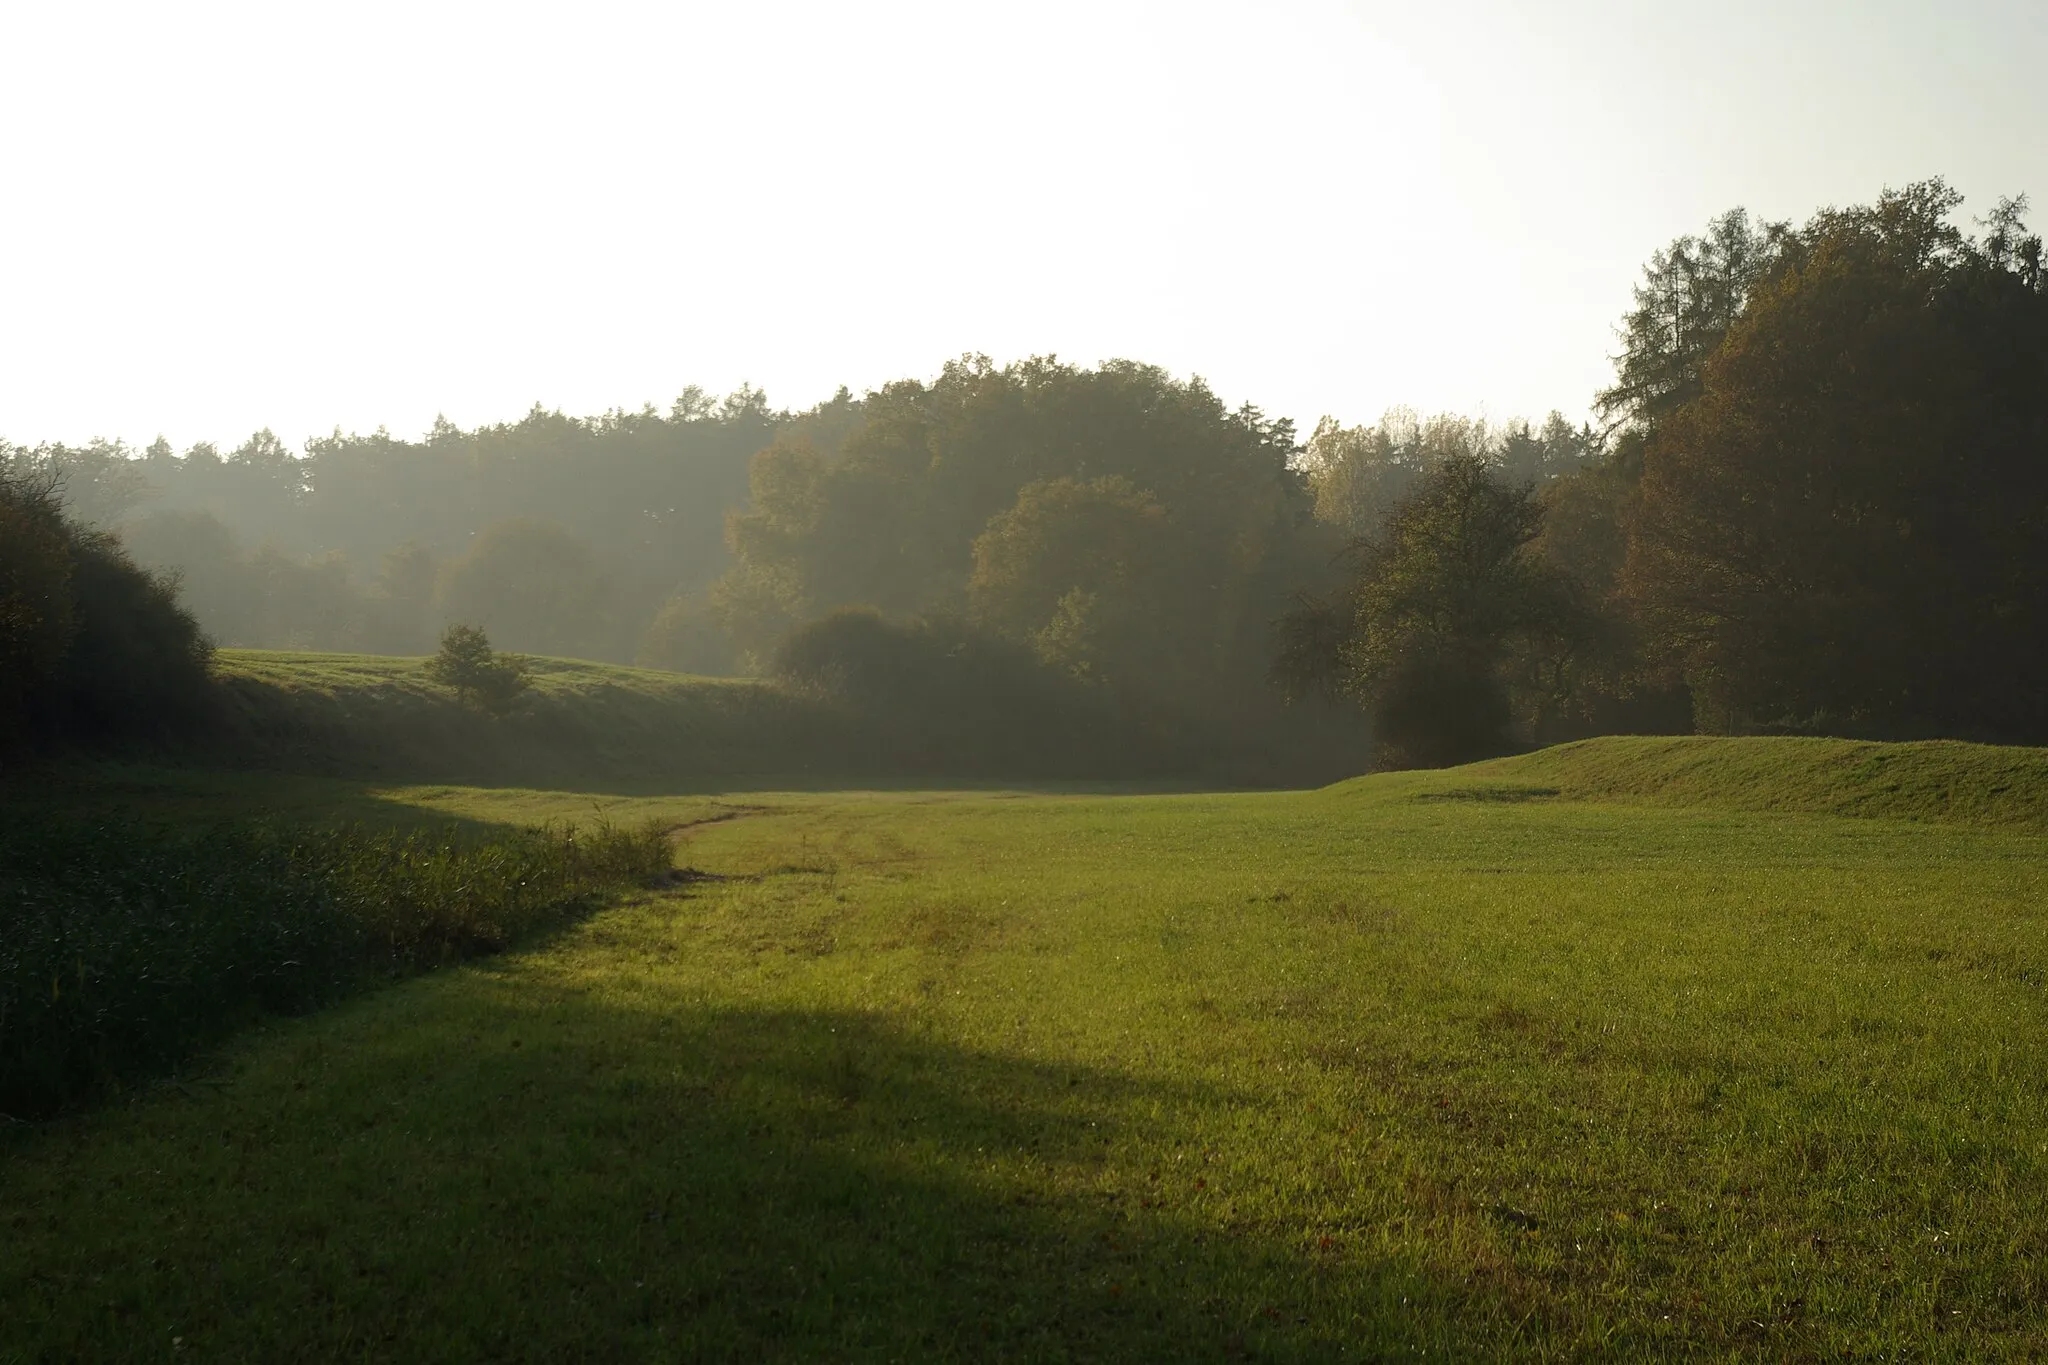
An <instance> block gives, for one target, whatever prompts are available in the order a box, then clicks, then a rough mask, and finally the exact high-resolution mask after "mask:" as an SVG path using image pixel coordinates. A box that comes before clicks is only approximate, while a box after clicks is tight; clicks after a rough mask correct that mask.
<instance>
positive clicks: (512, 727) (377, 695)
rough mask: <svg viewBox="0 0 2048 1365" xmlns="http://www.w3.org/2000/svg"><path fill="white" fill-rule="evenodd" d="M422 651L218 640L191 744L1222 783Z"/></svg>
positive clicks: (893, 774)
mask: <svg viewBox="0 0 2048 1365" xmlns="http://www.w3.org/2000/svg"><path fill="white" fill-rule="evenodd" d="M426 663H427V661H426V660H425V659H418V658H383V657H378V656H372V655H360V654H304V653H288V652H281V651H263V650H222V651H220V653H219V654H218V655H217V656H216V660H215V668H214V672H215V677H216V679H217V680H218V682H219V683H220V696H221V702H222V705H221V707H220V717H219V723H218V724H217V725H215V726H213V727H211V729H210V731H209V733H207V734H206V735H205V736H204V737H203V739H202V741H201V742H200V743H198V744H197V745H196V746H194V748H193V750H192V752H191V753H190V755H189V757H191V758H192V759H193V760H194V761H195V762H201V763H206V764H210V765H218V764H220V763H221V762H223V761H224V760H225V761H230V762H232V763H234V764H235V765H237V766H241V767H244V768H256V769H269V770H272V771H281V772H286V773H294V774H305V773H319V774H325V775H329V776H338V777H350V778H356V779H381V780H385V781H410V782H421V781H435V782H463V783H470V784H488V785H494V786H495V785H504V784H519V785H542V786H548V787H555V788H569V789H573V790H578V791H585V792H591V793H597V794H613V793H618V792H621V791H636V790H638V791H644V790H658V791H663V792H674V791H677V790H681V789H686V788H687V789H690V790H696V791H701V792H715V791H719V790H725V789H729V788H731V787H733V786H735V785H740V786H756V787H758V786H762V785H768V786H776V787H783V788H801V789H829V788H833V787H841V786H846V785H849V784H853V785H860V786H868V785H875V784H885V785H886V784H892V783H893V784H902V783H905V782H915V783H920V784H928V783H929V782H931V781H932V780H933V778H934V776H935V775H944V776H946V777H948V778H950V779H952V780H958V779H960V778H961V777H963V776H977V777H988V776H991V775H993V776H996V777H1001V778H1004V779H1007V780H1010V781H1018V780H1028V779H1033V778H1035V779H1037V780H1040V781H1044V780H1048V779H1057V780H1061V781H1070V780H1073V779H1077V778H1088V777H1093V778H1095V779H1096V780H1098V781H1103V782H1110V781H1114V780H1116V779H1118V778H1122V777H1128V776H1130V775H1131V774H1132V773H1134V772H1143V773H1147V774H1150V775H1151V776H1152V777H1153V779H1154V784H1155V785H1157V783H1158V782H1159V781H1161V780H1164V777H1165V776H1166V775H1168V774H1178V775H1180V776H1182V777H1183V778H1185V777H1186V776H1188V775H1189V774H1197V775H1205V776H1209V785H1215V781H1216V779H1215V778H1214V777H1213V775H1210V770H1211V769H1212V768H1214V767H1215V764H1216V762H1217V761H1219V760H1218V759H1217V756H1216V755H1214V754H1207V753H1205V752H1195V751H1193V750H1190V751H1189V752H1186V753H1181V752H1178V751H1172V752H1169V751H1168V750H1161V751H1160V752H1159V753H1150V752H1149V751H1146V752H1143V753H1141V752H1139V748H1142V746H1138V747H1136V748H1134V747H1133V746H1129V745H1126V746H1122V747H1121V748H1119V747H1118V746H1115V745H1106V744H1104V743H1100V742H1090V741H1087V740H1086V739H1085V738H1084V737H1080V736H1075V735H1069V734H1066V733H1065V732H1061V733H1060V734H1057V735H1053V736H1049V737H1047V738H1046V739H1045V740H1044V742H1040V741H1039V740H1038V738H1037V737H1035V736H1032V735H1025V734H1022V733H1020V732H1018V730H1017V726H1016V718H1015V717H1008V716H1004V717H999V718H998V723H994V724H991V725H988V726H980V725H974V726H970V727H968V728H967V729H966V730H962V731H959V732H958V733H955V732H953V731H948V732H946V733H943V734H937V733H934V732H933V730H932V727H931V725H930V724H929V723H928V718H927V717H925V716H923V715H921V714H917V713H914V712H913V713H891V712H887V711H886V710H885V711H882V712H868V711H863V710H861V709H859V708H857V707H854V706H852V705H850V704H847V703H842V702H838V701H833V700H830V699H827V698H823V697H820V696H816V695H812V694H810V693H808V692H805V691H803V690H801V689H792V688H788V687H784V686H781V685H779V684H776V683H773V682H769V681H765V680H761V679H751V678H699V677H689V676H685V675H682V674H675V673H663V672H658V671H655V670H651V669H644V668H626V667H623V666H620V665H615V664H601V663H590V662H585V661H580V660H573V659H546V658H540V659H530V660H529V663H530V665H531V669H532V687H531V690H530V691H529V693H528V694H527V695H526V696H525V697H523V698H522V699H521V701H520V702H519V703H518V704H517V705H516V706H515V708H514V709H513V710H512V712H511V713H510V714H507V715H505V716H501V717H493V716H489V715H485V714H482V713H480V712H478V711H476V710H473V709H471V708H467V707H464V706H463V705H461V704H460V703H459V702H458V700H457V698H456V697H455V695H454V694H453V693H452V692H451V691H450V690H448V689H447V688H443V687H439V686H436V685H435V684H434V683H432V682H430V681H429V680H428V678H427V675H426V671H425V670H426ZM955 720H956V721H957V720H958V717H956V718H955ZM956 729H957V726H956ZM1127 750H1128V751H1127ZM174 756H176V755H174ZM1243 766H1244V765H1243V764H1242V763H1241V762H1240V763H1239V764H1238V767H1240V768H1242V767H1243ZM1265 767H1266V768H1271V767H1272V765H1271V764H1267V765H1265ZM1262 771H1263V770H1262ZM1323 771H1327V768H1324V769H1323ZM1267 776H1268V779H1269V780H1270V774H1268V775H1267Z"/></svg>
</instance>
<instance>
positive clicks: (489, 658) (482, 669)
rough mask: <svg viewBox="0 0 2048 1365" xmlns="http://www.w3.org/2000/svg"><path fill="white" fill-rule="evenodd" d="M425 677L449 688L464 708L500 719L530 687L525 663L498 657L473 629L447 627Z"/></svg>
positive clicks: (486, 640)
mask: <svg viewBox="0 0 2048 1365" xmlns="http://www.w3.org/2000/svg"><path fill="white" fill-rule="evenodd" d="M427 677H428V678H430V679H432V680H433V681H434V682H437V683H439V684H441V686H443V687H448V688H453V689H454V691H455V695H456V696H457V697H460V698H461V699H462V701H463V703H464V704H465V705H469V706H474V707H477V708H478V709H479V710H483V711H488V712H490V713H491V714H492V715H503V714H504V713H505V712H507V711H509V710H511V709H512V706H513V703H515V702H517V701H518V700H519V698H520V697H521V696H523V695H524V694H525V692H526V689H527V688H528V686H529V685H530V683H529V681H528V670H527V667H526V661H525V660H524V659H522V658H520V657H519V656H518V655H516V654H499V653H497V652H495V651H493V650H492V648H491V642H490V640H489V638H488V637H486V636H485V635H484V633H483V632H482V631H481V630H478V629H477V628H476V627H475V626H450V627H448V629H446V630H445V631H442V632H441V652H440V653H438V654H436V655H435V656H434V657H433V658H431V659H429V660H427Z"/></svg>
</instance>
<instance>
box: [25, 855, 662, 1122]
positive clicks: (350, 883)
mask: <svg viewBox="0 0 2048 1365" xmlns="http://www.w3.org/2000/svg"><path fill="white" fill-rule="evenodd" d="M667 866H668V848H667V845H666V843H665V842H664V841H663V839H662V838H661V836H660V834H659V832H657V831H655V830H652V829H648V830H639V831H617V830H610V829H603V830H599V831H596V832H588V831H578V830H573V829H545V830H523V831H514V832H506V833H496V834H492V835H489V836H484V837H475V838H463V837H456V836H452V835H450V834H449V833H447V832H413V833H392V832H378V831H366V830H361V829H320V830H303V829H290V830H285V829H273V828H267V827H230V828H223V829H217V830H214V831H212V832H209V833H204V834H198V835H193V834H189V833H183V832H177V831H172V830H148V829H136V828H134V827H131V826H118V825H113V824H97V825H80V824H75V823H74V824H63V823H58V822H54V821H52V822H29V823H26V824H23V823H16V824H14V825H13V826H12V827H10V828H8V829H6V830H5V831H4V832H0V1111H4V1112H6V1113H9V1114H13V1115H15V1116H17V1117H19V1116H22V1115H25V1114H29V1113H37V1112H46V1111H48V1110H49V1109H51V1108H53V1107H55V1106H57V1105H60V1104H63V1103H65V1102H67V1101H69V1100H74V1099H78V1098H82V1097H85V1096H87V1095H90V1094H92V1093H94V1092H99V1091H104V1090H106V1089H107V1088H109V1087H111V1086H113V1085H115V1084H118V1083H119V1082H121V1081H123V1080H127V1079H130V1078H132V1077H134V1076H137V1075H140V1074H144V1073H147V1072H149V1071H151V1070H157V1069H161V1068H163V1067H165V1066H166V1065H168V1064H170V1063H173V1062H175V1061H176V1060H178V1059H179V1058H180V1057H182V1056H184V1055H186V1054H188V1053H190V1052H191V1051H192V1050H193V1049H195V1048H197V1047H201V1046H203V1045H205V1044H207V1043H209V1042H212V1041H215V1040H217V1039H219V1038H220V1037H221V1036H223V1035H224V1034H225V1033H226V1032H227V1031H229V1030H230V1029H232V1028H233V1027H235V1026H236V1025H237V1024H238V1023H243V1022H246V1021H248V1020H249V1019H251V1018H253V1017H256V1016H259V1015H261V1014H263V1013H267V1012H275V1013H290V1012H295V1011H299V1010H304V1009H308V1008H311V1007H313V1006H316V1005H319V1004H322V1003H324V1002H326V1001H329V1000H332V999H334V998H336V997H337V996H340V995H343V994H346V993H348V992H350V991H353V990H356V989H360V988H361V987H363V986H365V985H366V984H368V983H369V982H371V981H374V980H376V979H378V978H388V977H391V976H396V975H402V974H405V973H408V972H415V971H421V970H426V969H430V968H432V967H435V966H438V965H440V964H443V963H446V962H450V961H454V960H456V959H459V958H462V957H466V956H470V955H473V954H477V953H483V952H491V951H494V950H496V949H499V948H502V947H504V946H505V945H506V944H508V943H510V942H512V941H513V940H514V939H516V938H518V937H520V936H521V935H523V934H526V933H529V932H531V931H533V930H536V929H539V928H543V927H546V926H548V925H550V924H554V923H559V922H561V921H563V920H564V919H566V918H568V917H570V916H572V915H573V914H575V913H577V912H578V911H579V910H582V909H585V908H587V907H588V906H589V904H590V903H591V901H592V899H593V898H594V897H596V896H597V895H599V894H600V893H602V892H604V891H607V890H610V889H614V888H617V887H619V886H621V885H625V884H628V883H630V882H632V881H636V880H641V879H645V878H647V877H651V876H653V875H655V874H657V873H659V872H661V871H662V870H664V869H665V868H666V867H667Z"/></svg>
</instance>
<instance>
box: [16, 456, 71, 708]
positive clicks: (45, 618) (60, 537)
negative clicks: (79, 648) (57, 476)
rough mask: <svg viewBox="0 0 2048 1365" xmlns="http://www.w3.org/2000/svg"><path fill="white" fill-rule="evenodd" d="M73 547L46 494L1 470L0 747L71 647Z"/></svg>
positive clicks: (44, 488) (41, 488)
mask: <svg viewBox="0 0 2048 1365" xmlns="http://www.w3.org/2000/svg"><path fill="white" fill-rule="evenodd" d="M75 629H76V623H75V621H74V619H73V612H72V603H71V554H70V544H69V541H68V539H67V537H66V536H65V533H64V524H63V519H62V518H61V517H60V516H59V515H58V514H57V510H56V504H55V501H54V499H53V498H52V497H51V496H50V491H49V489H48V488H47V487H42V486H38V485H37V484H35V483H33V482H31V481H29V480H26V479H20V478H14V477H10V476H9V472H8V471H7V469H6V468H5V467H4V466H0V740H4V739H5V738H6V737H7V736H6V733H5V732H6V731H7V730H10V729H12V728H13V726H14V724H15V722H16V721H17V719H18V717H19V715H20V707H21V705H22V702H23V699H24V698H26V697H27V696H28V695H29V693H30V692H31V691H33V690H35V689H36V688H38V687H40V686H41V685H43V684H44V683H46V682H47V681H48V679H49V677H50V675H51V674H52V673H53V672H55V671H56V668H57V665H58V664H59V663H60V662H61V661H62V660H63V658H64V653H65V651H66V650H68V649H69V648H70V647H71V637H72V634H73V632H74V630H75Z"/></svg>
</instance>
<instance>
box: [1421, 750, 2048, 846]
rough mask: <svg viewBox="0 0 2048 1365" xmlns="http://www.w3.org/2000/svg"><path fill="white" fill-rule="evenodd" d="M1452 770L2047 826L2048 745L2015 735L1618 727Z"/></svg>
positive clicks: (1678, 795) (1635, 796) (1596, 797)
mask: <svg viewBox="0 0 2048 1365" xmlns="http://www.w3.org/2000/svg"><path fill="white" fill-rule="evenodd" d="M1453 771H1455V772H1458V773H1463V774H1470V775H1471V776H1473V777H1477V778H1482V779H1485V784H1482V785H1481V786H1477V787H1474V788H1472V790H1473V791H1475V792H1485V791H1488V790H1492V788H1491V787H1490V785H1486V784H1491V783H1493V782H1505V783H1509V784H1516V785H1511V786H1507V787H1502V788H1500V790H1503V791H1513V792H1520V793H1523V794H1528V795H1533V796H1536V797H1539V798H1540V797H1541V796H1543V795H1552V796H1558V797H1563V798H1567V799H1573V800H1583V801H1626V802H1636V801H1645V802H1653V803H1655V804H1658V805H1669V806H1710V807H1717V808H1722V809H1733V810H1759V811H1801V812H1807V813H1813V814H1825V815H1849V816H1864V817H1869V818H1874V819H1888V820H1926V821H1936V822H1940V823H1944V824H1965V825H1982V826H1989V827H1998V828H2005V829H2014V830H2027V829H2031V830H2041V831H2044V832H2048V749H2039V748H2024V747H2020V746H2016V745H1999V744H1964V743H1960V742H1957V741H1954V740H1919V741H1913V742H1909V743H1882V742H1878V741H1870V740H1850V739H1809V738H1793V737H1777V736H1770V737H1734V738H1723V737H1715V736H1703V735H1683V736H1663V735H1659V736H1638V735H1616V736H1609V737H1607V738H1603V739H1588V740H1580V741H1578V742H1576V743H1572V744H1560V745H1556V746H1554V747H1552V748H1548V749H1541V750H1538V751H1537V752H1535V753H1532V754H1523V755H1519V756H1517V757H1513V758H1501V759H1494V760H1492V761H1490V762H1486V763H1475V764H1472V765H1471V766H1469V767H1467V768H1462V769H1456V770H1453Z"/></svg>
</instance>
